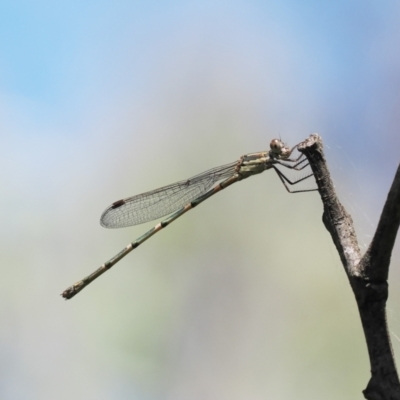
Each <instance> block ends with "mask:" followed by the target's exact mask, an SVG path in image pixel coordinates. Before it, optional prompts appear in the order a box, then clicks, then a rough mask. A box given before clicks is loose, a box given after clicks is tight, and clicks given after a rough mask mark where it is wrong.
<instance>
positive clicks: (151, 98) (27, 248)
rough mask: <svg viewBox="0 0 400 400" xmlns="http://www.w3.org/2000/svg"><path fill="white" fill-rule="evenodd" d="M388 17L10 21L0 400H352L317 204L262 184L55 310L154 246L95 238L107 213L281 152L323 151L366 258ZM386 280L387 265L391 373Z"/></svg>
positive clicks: (1, 8)
mask: <svg viewBox="0 0 400 400" xmlns="http://www.w3.org/2000/svg"><path fill="white" fill-rule="evenodd" d="M399 18H400V5H399V3H398V2H397V1H385V2H377V1H350V2H349V1H336V2H330V1H319V2H316V1H303V2H298V1H279V2H278V1H262V2H261V1H229V2H227V1H213V2H209V1H201V2H200V1H186V2H185V1H163V2H160V1H146V2H144V1H114V2H107V1H97V2H84V3H82V2H74V1H69V2H51V1H41V2H40V1H39V2H38V1H35V2H31V1H13V2H11V1H3V2H2V3H1V4H0V148H1V154H2V155H1V158H0V164H1V168H0V184H1V188H2V196H0V202H1V203H0V204H1V207H0V210H1V211H0V218H1V221H2V229H1V230H0V239H1V240H0V243H1V245H0V246H1V249H0V250H1V251H0V254H1V259H2V260H1V261H2V262H1V264H2V279H1V283H0V304H1V305H0V320H1V321H2V326H3V328H2V329H1V330H0V358H1V359H2V360H3V363H2V364H3V367H2V368H1V369H0V374H1V375H0V376H1V379H0V382H1V383H0V397H1V398H2V399H46V398H57V399H70V398H71V397H73V398H75V399H88V398H93V399H99V400H100V399H110V398H113V399H140V400H142V399H145V400H150V399H151V400H153V399H157V400H158V399H160V400H161V399H162V400H164V399H174V400H180V399H182V400H186V399H192V400H196V399H205V398H207V399H218V400H220V399H225V398H226V399H230V400H235V399H251V400H253V399H255V400H257V399H264V398H273V399H277V400H279V399H293V398H299V399H303V398H304V399H321V398H323V399H335V400H336V399H338V398H341V399H354V398H357V396H358V398H360V399H361V398H362V397H361V396H362V395H361V389H363V388H365V386H366V384H367V381H368V377H369V375H368V374H369V365H368V357H367V351H366V348H365V344H364V339H363V333H362V330H361V327H360V323H359V321H358V315H357V310H356V307H355V302H354V300H353V298H352V294H351V292H350V289H349V287H348V283H347V281H346V277H345V274H344V272H343V271H342V267H341V265H340V261H339V258H338V256H337V254H336V250H335V248H334V246H333V244H332V243H331V240H330V238H329V235H328V234H327V232H326V231H325V230H324V227H323V225H322V222H321V216H322V206H321V202H320V200H319V198H318V194H316V193H309V194H302V195H292V196H290V195H288V194H287V192H286V191H285V190H284V188H282V187H281V184H280V182H279V180H278V178H277V177H276V176H275V175H274V174H272V173H265V174H263V175H261V176H258V177H254V178H252V179H249V180H247V181H244V182H241V183H240V184H238V185H234V186H233V187H231V188H229V190H227V191H224V192H223V193H221V194H219V195H218V196H215V198H213V199H210V201H207V202H206V203H205V204H204V205H202V206H201V207H199V208H198V209H196V210H194V211H193V212H191V213H189V214H188V215H186V216H185V217H184V218H182V219H181V220H179V221H177V222H176V223H175V224H173V225H171V226H170V227H168V229H167V230H166V231H165V232H162V233H160V234H159V235H157V236H156V237H154V238H153V239H152V240H151V241H150V242H148V243H146V244H145V245H143V247H141V248H140V249H138V250H137V251H135V252H134V253H132V254H131V255H129V256H128V257H127V258H126V259H124V260H123V261H121V263H120V264H118V266H116V267H115V270H113V271H110V272H108V273H107V276H104V277H102V278H100V279H99V280H98V281H97V282H96V283H95V284H93V285H92V286H93V287H90V288H87V289H85V291H84V292H82V293H81V294H79V296H77V297H76V298H74V299H73V300H71V301H69V302H64V301H62V300H61V298H60V297H59V296H58V294H59V293H60V292H61V291H62V290H64V289H65V288H66V287H67V286H69V285H70V284H72V283H73V282H74V281H76V280H78V279H80V278H82V277H83V276H85V275H86V274H88V273H90V272H91V271H92V270H94V269H95V268H97V267H98V266H99V265H100V264H102V263H103V262H104V261H105V260H107V259H109V258H110V257H111V256H112V255H114V254H115V253H116V252H118V251H119V250H120V249H121V248H122V247H123V246H125V245H126V244H127V243H129V242H130V241H132V240H134V239H135V238H136V237H138V236H140V235H141V234H142V233H143V232H145V231H146V230H147V229H149V228H150V227H151V226H152V223H150V224H147V225H148V226H147V225H146V226H139V227H134V228H128V229H122V230H118V231H114V230H105V229H103V228H101V227H100V225H99V223H98V222H99V217H100V215H101V213H102V211H103V210H104V209H105V208H106V206H107V205H108V204H110V203H111V202H113V201H115V200H117V199H119V198H122V197H127V196H130V195H134V194H137V193H141V192H144V191H147V190H151V189H154V188H156V187H160V186H163V185H166V184H168V183H172V182H174V181H177V180H181V179H185V178H188V177H190V176H192V175H195V174H197V173H199V172H201V171H204V170H207V169H209V168H211V167H214V166H217V165H221V164H224V163H228V162H230V161H233V160H235V159H237V158H238V157H239V156H240V155H242V154H244V153H248V152H253V151H261V150H267V149H268V146H269V142H270V140H271V139H273V138H275V137H282V139H283V140H285V141H286V142H287V143H288V144H289V145H294V144H296V143H298V142H300V141H301V140H303V139H304V138H305V137H307V136H308V135H309V134H311V133H314V132H318V133H319V134H320V135H321V136H322V137H323V140H324V143H325V149H326V155H327V159H328V162H329V165H330V168H331V172H332V175H333V177H334V180H335V185H336V187H337V190H338V193H339V196H340V198H341V200H342V201H343V203H344V205H345V206H346V207H347V208H348V210H349V211H350V212H351V213H352V215H353V218H354V221H355V224H356V228H357V234H358V237H359V240H360V244H361V246H362V247H363V249H365V248H366V246H367V245H368V243H369V242H370V240H371V236H372V235H373V233H374V231H375V227H376V224H377V221H378V220H379V215H380V211H381V209H382V206H383V204H384V201H385V198H386V195H387V192H388V189H389V187H390V184H391V181H392V179H393V176H394V173H395V170H396V168H397V166H398V163H399V149H400V133H399V121H400V119H399V115H400V114H399V105H400V96H399V93H400V74H399V70H400V56H399V51H398V49H399V48H400V24H399ZM257 182H258V184H257ZM399 266H400V251H399V245H398V244H397V245H396V248H395V251H394V254H393V258H392V266H391V272H390V281H389V284H390V288H391V289H390V290H391V292H390V293H391V295H390V304H389V322H390V327H391V332H392V335H393V337H392V339H393V341H394V342H393V346H394V350H395V352H396V354H397V358H398V355H399V354H400V343H399V342H400V340H399V339H398V338H397V337H398V336H400V317H399V316H400V307H399V306H398V304H399V301H400V295H399V294H398V293H400V284H399V283H398V282H400V276H399V271H398V270H399V268H398V267H399Z"/></svg>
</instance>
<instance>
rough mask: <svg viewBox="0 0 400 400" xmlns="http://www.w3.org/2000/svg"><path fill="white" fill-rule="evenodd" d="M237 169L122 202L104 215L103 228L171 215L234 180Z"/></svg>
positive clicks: (207, 173)
mask: <svg viewBox="0 0 400 400" xmlns="http://www.w3.org/2000/svg"><path fill="white" fill-rule="evenodd" d="M236 165H237V162H234V163H231V164H226V165H222V166H220V167H216V168H212V169H210V170H208V171H205V172H203V173H201V174H199V175H196V176H194V177H193V178H190V179H186V180H184V181H180V182H176V183H173V184H172V185H168V186H164V187H161V188H159V189H155V190H152V191H151V192H146V193H142V194H138V195H136V196H132V197H128V198H126V199H122V200H118V201H116V202H114V203H113V204H111V205H110V206H109V207H108V208H107V209H106V210H105V211H104V212H103V214H102V216H101V218H100V224H101V225H102V226H104V227H105V228H123V227H127V226H132V225H138V224H142V223H144V222H148V221H152V220H154V219H157V218H160V217H163V216H164V215H168V214H171V213H172V212H174V211H176V210H178V209H180V208H181V207H183V206H184V205H186V204H188V203H190V202H191V201H193V200H194V199H196V198H197V197H199V196H201V195H202V194H204V193H205V192H207V190H208V189H210V188H211V187H212V186H213V185H214V184H215V183H217V182H218V181H220V180H222V179H225V178H229V177H230V176H232V175H233V174H234V173H235V167H236Z"/></svg>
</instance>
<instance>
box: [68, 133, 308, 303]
mask: <svg viewBox="0 0 400 400" xmlns="http://www.w3.org/2000/svg"><path fill="white" fill-rule="evenodd" d="M296 147H297V146H294V147H293V148H292V149H290V148H288V147H286V145H285V144H284V143H283V142H282V141H280V140H279V139H274V140H272V141H271V144H270V150H269V151H263V152H260V153H250V154H246V155H244V156H242V157H240V159H239V160H238V161H235V162H233V163H231V164H226V165H222V166H221V167H216V168H213V169H210V170H208V171H206V172H203V173H201V174H199V175H196V176H194V177H193V178H190V179H187V180H185V181H180V182H177V183H173V184H172V185H168V186H164V187H162V188H159V189H156V190H153V191H151V192H146V193H142V194H139V195H137V196H133V197H128V198H126V199H122V200H118V201H116V202H114V203H113V204H111V205H110V206H109V207H108V208H107V209H106V210H105V211H104V212H103V214H102V216H101V219H100V223H101V225H102V226H104V227H105V228H122V227H127V226H133V225H137V224H141V223H144V222H148V221H152V220H154V219H157V218H160V217H163V216H165V215H168V214H171V213H172V214H171V215H170V216H169V217H168V218H166V219H165V220H163V221H161V222H160V223H158V224H157V225H156V226H154V227H153V228H152V229H150V230H149V231H148V232H146V233H145V234H144V235H142V236H140V237H139V238H138V239H136V240H135V241H134V242H132V243H129V244H128V245H127V246H126V247H125V248H124V249H123V250H122V251H120V252H119V253H118V254H117V255H115V256H114V257H113V258H111V259H110V260H108V261H107V262H105V263H104V264H103V265H102V266H101V267H100V268H98V269H97V270H96V271H94V272H93V273H92V274H90V275H88V276H87V277H86V278H83V279H82V280H80V281H78V282H76V283H74V284H73V285H72V286H70V287H69V288H67V289H66V290H65V291H64V292H63V293H62V296H63V297H64V298H66V299H70V298H72V297H73V296H75V295H76V294H77V293H79V292H80V291H81V290H82V289H83V288H84V287H86V286H87V285H89V283H91V282H93V281H94V280H95V279H96V278H98V277H99V276H100V275H102V274H103V273H104V272H105V271H107V270H108V269H110V268H111V267H112V266H113V265H115V264H116V263H117V262H118V261H119V260H121V259H122V258H123V257H125V256H126V255H127V254H128V253H129V252H131V251H132V250H133V249H136V247H138V246H139V245H141V244H142V243H143V242H144V241H146V240H147V239H149V238H150V237H151V236H153V235H154V234H155V233H157V232H159V231H160V230H161V229H162V228H165V227H166V226H168V225H169V224H170V223H171V222H173V221H175V220H176V219H177V218H179V217H180V216H181V215H183V214H184V213H186V212H187V211H189V210H191V209H192V208H194V207H196V206H197V205H198V204H200V203H202V202H203V201H204V200H207V199H208V198H209V197H211V196H213V195H214V194H216V193H218V192H219V191H221V190H222V189H225V188H226V187H228V186H230V185H232V184H233V183H235V182H238V181H241V180H242V179H246V178H248V177H250V176H252V175H256V174H260V173H261V172H263V171H265V170H267V169H273V170H275V172H276V173H277V174H278V176H279V179H280V180H281V181H282V183H283V184H284V186H285V188H286V189H287V191H288V192H290V193H299V192H310V191H313V190H315V189H305V190H291V189H290V186H293V185H296V184H297V183H299V182H301V181H304V180H305V179H307V178H309V177H310V176H312V174H309V175H306V176H303V177H301V178H299V179H297V180H294V181H291V180H290V179H288V178H287V177H286V176H285V175H284V174H283V173H282V171H280V170H279V169H278V168H277V167H276V165H281V166H283V167H285V168H289V169H292V170H296V171H300V170H302V169H304V168H305V167H307V166H308V163H306V161H307V159H306V158H305V157H304V156H303V155H300V156H299V157H298V158H297V159H291V158H290V155H291V154H292V152H293V151H294V149H295V148H296ZM218 182H219V183H218ZM288 185H290V186H288Z"/></svg>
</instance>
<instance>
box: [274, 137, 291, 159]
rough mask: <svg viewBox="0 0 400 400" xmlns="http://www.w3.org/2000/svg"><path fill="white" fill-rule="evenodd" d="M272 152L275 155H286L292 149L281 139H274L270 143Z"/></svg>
mask: <svg viewBox="0 0 400 400" xmlns="http://www.w3.org/2000/svg"><path fill="white" fill-rule="evenodd" d="M270 147H271V153H272V155H274V156H284V155H286V154H287V153H290V149H289V148H287V147H286V146H285V144H284V143H283V142H282V141H281V140H279V139H273V140H271V143H270Z"/></svg>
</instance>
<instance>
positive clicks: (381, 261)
mask: <svg viewBox="0 0 400 400" xmlns="http://www.w3.org/2000/svg"><path fill="white" fill-rule="evenodd" d="M298 150H299V151H300V152H302V153H303V154H304V155H305V156H306V157H307V159H308V161H309V163H310V166H311V169H312V171H313V173H314V175H315V179H316V182H317V185H318V191H319V193H320V195H321V199H322V202H323V206H324V212H323V216H322V220H323V223H324V225H325V227H326V229H327V230H328V232H329V233H330V234H331V236H332V239H333V242H334V243H335V246H336V249H337V251H338V253H339V256H340V259H341V261H342V264H343V267H344V269H345V271H346V274H347V277H348V279H349V282H350V285H351V288H352V290H353V293H354V295H355V298H356V301H357V306H358V310H359V313H360V317H361V323H362V326H363V329H364V334H365V338H366V342H367V347H368V353H369V359H370V364H371V378H370V380H369V382H368V385H367V388H366V389H365V390H364V391H363V393H364V397H365V398H366V399H368V400H400V382H399V377H398V374H397V370H396V365H395V362H394V357H393V351H392V346H391V342H390V336H389V330H388V326H387V321H386V301H387V298H388V293H389V292H388V282H387V279H388V274H389V264H390V257H391V253H392V249H393V246H394V243H395V240H396V235H397V231H398V228H399V224H400V165H399V167H398V169H397V173H396V176H395V178H394V181H393V184H392V187H391V189H390V191H389V195H388V198H387V200H386V203H385V206H384V208H383V211H382V215H381V218H380V221H379V224H378V227H377V230H376V232H375V235H374V238H373V239H372V242H371V244H370V245H369V248H368V250H367V252H366V253H365V254H364V255H363V256H361V252H360V248H359V246H358V242H357V237H356V233H355V230H354V225H353V220H352V218H351V216H350V214H348V213H347V211H346V210H345V209H344V207H343V205H342V204H341V203H340V201H339V199H338V197H337V195H336V193H335V190H334V186H333V183H332V180H331V178H330V174H329V170H328V166H327V164H326V161H325V157H324V153H323V145H322V140H321V137H320V136H319V135H317V134H314V135H311V136H310V137H309V138H308V139H306V140H305V141H304V142H302V143H301V144H300V145H299V146H298Z"/></svg>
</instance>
